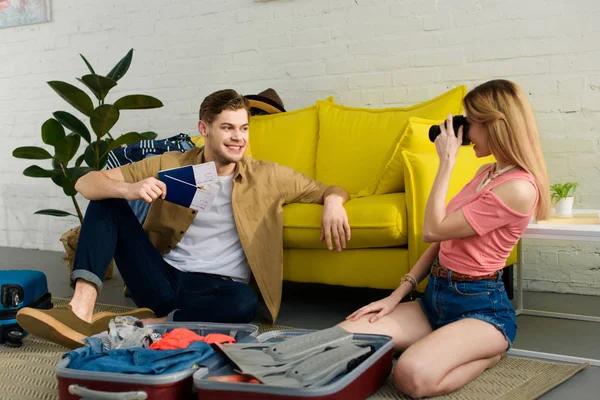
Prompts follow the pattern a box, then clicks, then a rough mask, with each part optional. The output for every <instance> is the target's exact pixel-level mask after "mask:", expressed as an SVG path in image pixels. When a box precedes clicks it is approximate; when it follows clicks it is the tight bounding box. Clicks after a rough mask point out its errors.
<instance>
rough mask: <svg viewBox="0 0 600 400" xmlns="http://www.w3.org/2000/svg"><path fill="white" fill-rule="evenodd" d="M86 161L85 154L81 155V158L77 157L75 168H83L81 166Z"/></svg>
mask: <svg viewBox="0 0 600 400" xmlns="http://www.w3.org/2000/svg"><path fill="white" fill-rule="evenodd" d="M84 160H85V154H82V155H80V156H79V157H77V161H75V166H76V167H79V166H81V164H83V161H84Z"/></svg>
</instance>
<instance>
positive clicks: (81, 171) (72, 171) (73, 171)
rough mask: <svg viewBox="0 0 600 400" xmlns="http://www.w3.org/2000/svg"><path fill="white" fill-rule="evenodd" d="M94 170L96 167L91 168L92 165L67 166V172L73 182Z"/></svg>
mask: <svg viewBox="0 0 600 400" xmlns="http://www.w3.org/2000/svg"><path fill="white" fill-rule="evenodd" d="M93 170H94V169H93V168H90V167H78V168H67V170H66V171H65V172H66V174H67V176H68V177H69V179H70V180H72V181H73V182H77V180H78V179H79V178H81V177H82V176H84V175H85V174H87V173H88V172H90V171H93Z"/></svg>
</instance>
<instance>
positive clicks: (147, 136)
mask: <svg viewBox="0 0 600 400" xmlns="http://www.w3.org/2000/svg"><path fill="white" fill-rule="evenodd" d="M140 135H142V137H143V138H144V139H143V140H154V139H156V137H157V136H158V134H157V133H156V132H152V131H146V132H142V133H140Z"/></svg>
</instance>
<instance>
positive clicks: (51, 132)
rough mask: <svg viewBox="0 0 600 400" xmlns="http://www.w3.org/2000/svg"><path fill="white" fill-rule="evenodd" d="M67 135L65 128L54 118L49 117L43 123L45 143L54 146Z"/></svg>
mask: <svg viewBox="0 0 600 400" xmlns="http://www.w3.org/2000/svg"><path fill="white" fill-rule="evenodd" d="M64 137H65V130H64V128H63V127H62V125H61V124H60V122H58V121H57V120H55V119H54V118H49V119H47V120H46V122H44V124H43V125H42V140H43V141H44V143H46V144H49V145H50V146H54V145H55V144H56V143H57V142H58V141H59V140H60V139H62V138H64Z"/></svg>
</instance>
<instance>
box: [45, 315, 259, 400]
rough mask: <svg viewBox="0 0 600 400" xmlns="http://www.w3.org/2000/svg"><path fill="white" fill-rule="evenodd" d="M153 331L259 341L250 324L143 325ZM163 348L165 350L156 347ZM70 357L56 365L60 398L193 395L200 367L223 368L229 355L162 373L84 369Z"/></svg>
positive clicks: (160, 399) (153, 398)
mask: <svg viewBox="0 0 600 400" xmlns="http://www.w3.org/2000/svg"><path fill="white" fill-rule="evenodd" d="M144 327H145V328H148V329H150V330H151V334H157V335H161V336H162V335H165V334H166V333H168V332H172V331H173V330H175V329H176V328H185V329H189V330H190V331H192V332H194V333H196V334H198V335H201V336H208V335H210V334H222V335H228V336H231V337H233V338H234V339H235V340H236V342H245V341H251V342H254V341H256V339H255V336H256V334H257V332H258V328H257V327H256V326H254V325H248V324H220V323H201V322H198V323H195V322H194V323H190V322H187V323H185V322H184V323H180V322H166V323H162V324H149V325H144ZM155 351H157V352H161V351H163V350H155ZM69 362H70V360H69V358H63V359H62V360H61V361H60V362H59V363H58V365H57V366H56V377H57V379H58V390H59V395H60V399H61V400H66V399H68V400H77V399H132V400H133V399H140V400H141V399H149V400H163V399H190V398H192V397H193V379H192V375H193V374H194V372H196V371H198V370H207V371H208V370H213V369H220V368H222V367H223V366H224V365H226V363H227V359H226V357H225V356H224V355H223V354H221V353H217V354H215V355H214V356H212V357H210V358H208V359H206V360H205V361H203V362H202V363H201V365H197V366H196V368H189V369H187V370H184V371H180V372H174V373H166V374H160V375H147V374H137V373H135V374H125V373H113V372H99V371H84V370H79V369H71V368H69Z"/></svg>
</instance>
